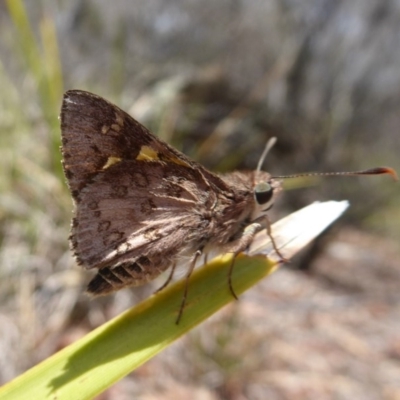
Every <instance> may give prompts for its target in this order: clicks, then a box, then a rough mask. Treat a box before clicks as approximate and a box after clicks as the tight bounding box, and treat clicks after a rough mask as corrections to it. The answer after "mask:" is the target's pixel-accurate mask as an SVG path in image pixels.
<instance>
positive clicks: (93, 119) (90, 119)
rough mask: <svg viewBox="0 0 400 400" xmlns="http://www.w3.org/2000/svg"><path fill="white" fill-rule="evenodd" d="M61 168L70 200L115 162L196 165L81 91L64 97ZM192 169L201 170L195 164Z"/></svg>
mask: <svg viewBox="0 0 400 400" xmlns="http://www.w3.org/2000/svg"><path fill="white" fill-rule="evenodd" d="M60 118H61V132H62V153H63V166H64V171H65V175H66V177H67V179H68V184H69V187H70V189H71V193H72V196H73V198H74V199H75V200H77V201H78V200H79V193H80V191H81V190H82V189H83V188H84V187H85V186H87V185H88V184H90V183H91V181H92V179H93V178H94V177H95V176H96V175H97V174H98V172H99V171H101V170H102V169H103V168H104V167H105V166H107V165H109V164H111V163H112V162H116V161H118V160H136V159H137V158H138V156H139V154H140V153H141V152H142V153H143V158H145V157H148V158H149V159H150V158H160V159H162V160H165V161H170V162H174V163H178V164H181V165H186V166H189V165H191V164H196V163H194V161H190V160H189V159H188V158H187V157H186V156H185V155H184V154H182V153H180V152H178V151H177V150H175V149H174V148H172V147H171V146H169V145H168V144H166V143H164V142H162V141H161V140H159V139H157V138H155V137H154V136H153V135H152V134H151V133H150V132H149V131H148V130H147V129H146V128H145V127H144V126H143V125H141V124H140V123H139V122H137V121H135V120H134V119H133V118H132V117H131V116H130V115H129V114H127V113H126V112H124V111H123V110H121V109H120V108H118V107H117V106H115V105H114V104H112V103H110V102H108V101H107V100H105V99H103V98H101V97H99V96H96V95H95V94H92V93H89V92H85V91H82V90H70V91H68V92H66V93H65V95H64V99H63V104H62V108H61V116H60ZM196 167H200V168H202V167H201V165H200V164H196Z"/></svg>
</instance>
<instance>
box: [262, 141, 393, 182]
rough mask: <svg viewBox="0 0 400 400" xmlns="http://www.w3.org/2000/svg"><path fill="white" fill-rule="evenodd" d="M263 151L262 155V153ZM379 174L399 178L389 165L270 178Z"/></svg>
mask: <svg viewBox="0 0 400 400" xmlns="http://www.w3.org/2000/svg"><path fill="white" fill-rule="evenodd" d="M268 150H269V149H268ZM264 153H265V150H264ZM264 153H263V155H264ZM259 164H260V163H259ZM381 174H389V175H391V176H392V178H393V179H394V180H395V181H398V180H399V178H398V176H397V173H396V171H395V170H394V169H393V168H390V167H377V168H370V169H365V170H363V171H350V172H347V171H346V172H305V173H300V174H293V175H281V176H273V177H272V178H274V179H288V178H299V177H303V176H358V175H381Z"/></svg>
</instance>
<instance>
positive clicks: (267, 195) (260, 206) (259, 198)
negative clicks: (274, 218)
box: [252, 172, 282, 221]
mask: <svg viewBox="0 0 400 400" xmlns="http://www.w3.org/2000/svg"><path fill="white" fill-rule="evenodd" d="M258 177H259V178H261V179H259V180H258V181H257V182H256V183H255V185H254V189H253V190H254V204H255V205H254V211H253V215H252V220H253V221H254V220H256V219H257V218H260V217H262V216H264V215H266V214H267V212H268V211H269V210H270V209H271V208H272V206H273V205H274V202H275V200H276V197H277V196H278V194H279V192H280V191H281V190H282V183H281V181H280V180H277V179H273V178H271V176H270V175H269V174H267V173H266V172H259V173H258Z"/></svg>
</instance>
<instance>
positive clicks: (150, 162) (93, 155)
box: [60, 90, 394, 321]
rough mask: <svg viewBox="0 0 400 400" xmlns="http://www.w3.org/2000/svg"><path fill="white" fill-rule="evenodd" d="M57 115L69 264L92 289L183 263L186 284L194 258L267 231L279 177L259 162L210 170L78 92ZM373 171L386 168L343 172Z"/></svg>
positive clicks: (145, 278) (138, 281) (233, 247)
mask: <svg viewBox="0 0 400 400" xmlns="http://www.w3.org/2000/svg"><path fill="white" fill-rule="evenodd" d="M60 119H61V134H62V156H63V169H64V173H65V176H66V178H67V182H68V186H69V189H70V191H71V195H72V198H73V200H74V203H75V211H74V217H73V220H72V228H71V235H70V243H71V248H72V251H73V253H74V255H75V258H76V260H77V263H78V264H79V265H81V266H82V267H84V268H86V269H94V270H96V271H97V274H96V275H95V276H94V278H93V279H92V280H91V281H90V283H89V285H88V288H87V291H88V292H89V293H90V294H92V295H104V294H108V293H111V292H114V291H117V290H120V289H122V288H125V287H129V286H139V285H143V284H145V283H147V282H149V281H151V280H153V279H155V278H156V277H157V276H159V275H160V274H161V273H163V272H164V271H166V270H168V269H171V273H170V275H169V277H168V279H167V282H166V283H165V284H164V285H163V287H165V286H166V285H167V284H168V283H169V281H170V280H171V278H172V275H173V273H174V270H175V267H176V265H177V264H179V263H182V262H185V263H186V264H187V265H188V272H187V274H186V280H187V282H188V279H189V277H190V274H191V272H192V271H193V268H194V266H195V264H196V261H197V260H198V258H199V257H201V256H204V257H206V256H207V254H209V253H210V252H211V251H212V250H214V249H218V251H219V252H223V253H233V254H235V255H237V254H239V253H240V252H243V251H244V250H246V248H247V247H248V246H249V244H250V243H251V242H252V240H253V238H254V235H255V234H256V233H257V232H258V231H260V230H261V229H264V228H267V230H268V232H269V233H271V232H270V228H269V223H268V219H267V213H268V211H269V210H270V208H271V207H272V205H273V204H274V202H275V200H276V197H277V196H278V195H279V193H280V192H281V190H282V181H281V180H280V178H285V177H271V175H270V174H269V173H267V172H264V171H262V170H261V164H262V160H260V163H259V166H258V168H257V169H256V170H254V171H247V172H241V171H235V172H231V173H226V174H217V173H213V172H210V171H208V170H207V169H206V168H205V167H203V166H202V165H201V164H199V163H197V162H195V161H193V160H191V159H190V158H188V157H187V156H185V155H184V154H182V153H181V152H179V151H178V150H176V149H174V148H173V147H171V146H170V145H168V144H167V143H165V142H163V141H162V140H161V139H159V138H157V137H156V136H154V135H152V134H151V133H150V132H149V131H148V130H147V129H146V128H145V127H144V126H143V125H141V124H140V123H139V122H137V121H136V120H135V119H134V118H132V117H131V116H130V115H129V114H127V113H126V112H124V111H123V110H121V109H120V108H118V107H117V106H115V105H114V104H112V103H110V102H108V101H107V100H105V99H103V98H101V97H99V96H97V95H95V94H92V93H89V92H85V91H81V90H70V91H68V92H66V93H65V95H64V98H63V103H62V109H61V116H60ZM271 144H272V143H270V145H271ZM270 147H271V146H268V147H267V149H266V151H265V154H266V152H267V151H268V149H269V148H270ZM263 158H264V157H263ZM377 173H391V174H393V173H394V171H393V170H391V169H389V168H385V167H382V168H377V169H374V170H367V171H360V172H355V173H344V174H377ZM333 174H336V173H333ZM342 174H343V173H342ZM296 176H298V175H296ZM289 177H290V176H289ZM273 244H274V246H275V247H276V245H275V243H274V241H273ZM276 250H277V251H278V254H279V250H278V249H276ZM232 267H233V264H232V266H231V268H232ZM230 275H231V271H230V272H229V275H228V281H229V287H230V290H231V292H232V294H234V290H233V288H232V282H231V280H230ZM187 287H188V284H187V285H186V287H185V293H184V296H183V304H182V307H181V310H180V313H179V316H178V321H179V318H180V316H181V314H182V310H183V307H184V302H185V298H186V294H187Z"/></svg>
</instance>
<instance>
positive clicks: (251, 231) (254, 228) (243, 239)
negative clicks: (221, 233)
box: [227, 222, 262, 300]
mask: <svg viewBox="0 0 400 400" xmlns="http://www.w3.org/2000/svg"><path fill="white" fill-rule="evenodd" d="M261 229H262V225H261V224H259V223H258V222H254V223H252V224H250V225H249V226H246V228H245V229H244V231H243V234H242V236H240V237H239V238H238V239H236V240H235V241H234V242H231V243H229V245H230V249H228V250H227V253H233V257H232V262H231V264H230V266H229V270H228V285H229V291H230V292H231V293H232V296H233V297H234V298H235V299H236V300H238V297H237V295H236V293H235V291H234V290H233V285H232V273H233V267H234V265H235V259H236V257H237V256H238V254H239V253H241V252H242V251H244V250H246V249H247V247H249V245H250V243H251V242H252V241H253V238H254V235H255V234H256V233H257V232H259V231H260V230H261Z"/></svg>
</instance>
